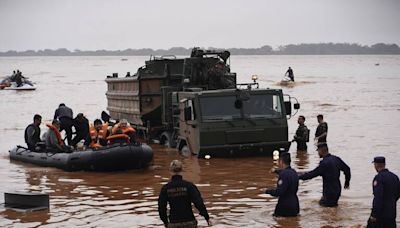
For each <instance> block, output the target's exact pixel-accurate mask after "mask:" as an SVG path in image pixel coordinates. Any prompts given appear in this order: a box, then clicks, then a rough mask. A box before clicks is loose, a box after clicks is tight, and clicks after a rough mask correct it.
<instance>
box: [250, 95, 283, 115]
mask: <svg viewBox="0 0 400 228" xmlns="http://www.w3.org/2000/svg"><path fill="white" fill-rule="evenodd" d="M281 104H282V103H281V99H280V97H279V96H278V95H273V94H257V95H251V96H250V99H249V100H247V101H243V112H244V116H245V117H246V118H280V117H282V105H281Z"/></svg>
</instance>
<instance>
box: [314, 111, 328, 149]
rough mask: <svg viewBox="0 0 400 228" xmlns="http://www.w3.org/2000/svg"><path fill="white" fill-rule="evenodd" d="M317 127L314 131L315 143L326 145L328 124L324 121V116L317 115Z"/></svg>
mask: <svg viewBox="0 0 400 228" xmlns="http://www.w3.org/2000/svg"><path fill="white" fill-rule="evenodd" d="M317 120H318V127H317V130H316V131H315V141H318V143H326V137H327V136H328V123H326V122H325V121H324V116H323V115H321V114H319V115H318V116H317Z"/></svg>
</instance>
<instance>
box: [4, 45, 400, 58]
mask: <svg viewBox="0 0 400 228" xmlns="http://www.w3.org/2000/svg"><path fill="white" fill-rule="evenodd" d="M208 49H221V48H212V47H211V48H208ZM228 50H229V51H230V52H231V53H232V55H398V54H400V48H399V46H398V45H397V44H384V43H377V44H374V45H371V46H366V45H364V46H363V45H359V44H349V43H318V44H289V45H285V46H279V47H278V48H277V49H275V50H274V49H273V48H272V47H271V46H269V45H265V46H262V47H260V48H228ZM190 52H191V48H184V47H173V48H170V49H167V50H164V49H156V50H154V49H151V48H142V49H130V48H129V49H126V50H117V51H110V50H96V51H82V50H78V49H76V50H74V51H69V50H68V49H65V48H60V49H56V50H51V49H44V50H38V51H34V50H27V51H21V52H18V51H7V52H0V56H150V55H155V56H161V55H189V54H190Z"/></svg>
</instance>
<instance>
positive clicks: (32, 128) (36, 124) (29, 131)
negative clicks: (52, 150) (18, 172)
mask: <svg viewBox="0 0 400 228" xmlns="http://www.w3.org/2000/svg"><path fill="white" fill-rule="evenodd" d="M41 123H42V116H40V115H39V114H36V115H35V116H34V117H33V123H32V124H29V125H28V126H27V127H26V129H25V136H24V138H25V142H26V145H27V146H28V149H29V150H30V151H39V150H40V149H41V148H40V147H39V146H38V143H39V142H41V141H42V140H40V124H41Z"/></svg>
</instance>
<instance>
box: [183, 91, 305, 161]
mask: <svg viewBox="0 0 400 228" xmlns="http://www.w3.org/2000/svg"><path fill="white" fill-rule="evenodd" d="M177 99H178V102H179V120H178V121H177V122H178V123H179V126H178V128H177V129H179V134H178V135H179V136H178V140H177V149H178V150H180V151H182V152H184V153H187V152H190V153H192V154H195V155H197V156H199V157H204V156H205V155H210V156H217V157H218V156H229V155H239V156H240V155H244V156H249V155H260V154H268V153H271V152H272V151H274V150H278V151H280V152H283V151H287V150H288V149H289V146H290V142H289V141H288V124H287V116H288V115H289V116H290V114H291V113H290V112H291V104H290V101H289V102H286V103H285V101H284V95H283V93H282V90H280V89H252V88H251V87H248V88H246V89H224V90H212V91H210V90H207V91H183V92H178V94H177ZM295 108H296V109H297V108H299V106H298V104H297V105H295ZM286 109H289V110H286Z"/></svg>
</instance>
